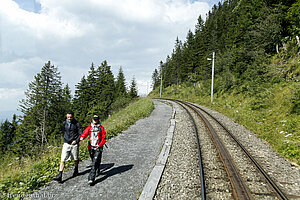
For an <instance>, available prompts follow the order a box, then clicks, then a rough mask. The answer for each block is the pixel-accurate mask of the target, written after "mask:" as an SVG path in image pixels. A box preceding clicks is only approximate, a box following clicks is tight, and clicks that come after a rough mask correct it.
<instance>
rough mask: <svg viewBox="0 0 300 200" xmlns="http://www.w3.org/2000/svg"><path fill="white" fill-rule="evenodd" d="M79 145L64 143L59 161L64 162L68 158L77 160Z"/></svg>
mask: <svg viewBox="0 0 300 200" xmlns="http://www.w3.org/2000/svg"><path fill="white" fill-rule="evenodd" d="M78 154H79V145H78V144H75V145H72V144H68V143H64V145H63V148H62V151H61V162H66V161H68V160H78Z"/></svg>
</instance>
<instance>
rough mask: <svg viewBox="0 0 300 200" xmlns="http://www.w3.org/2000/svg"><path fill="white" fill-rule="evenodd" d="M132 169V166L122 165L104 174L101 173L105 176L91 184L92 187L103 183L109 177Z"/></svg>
mask: <svg viewBox="0 0 300 200" xmlns="http://www.w3.org/2000/svg"><path fill="white" fill-rule="evenodd" d="M132 168H133V165H123V166H119V167H114V168H112V169H110V170H108V171H106V172H102V174H105V176H103V177H101V178H100V179H97V180H95V182H94V183H93V184H92V186H93V185H96V184H97V183H100V182H102V181H104V180H105V179H107V178H108V177H110V176H113V175H116V174H121V173H123V172H126V171H128V170H131V169H132Z"/></svg>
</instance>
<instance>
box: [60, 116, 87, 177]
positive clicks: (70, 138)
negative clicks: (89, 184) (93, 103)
mask: <svg viewBox="0 0 300 200" xmlns="http://www.w3.org/2000/svg"><path fill="white" fill-rule="evenodd" d="M66 117H67V119H66V120H65V121H64V122H63V127H62V132H63V135H64V145H63V148H62V152H61V162H60V167H59V173H58V174H57V176H56V177H54V180H56V181H58V182H59V183H61V182H62V173H63V170H64V167H65V162H66V161H67V160H69V158H70V159H72V160H75V168H74V173H73V177H75V176H77V175H78V163H79V159H78V154H79V141H80V135H81V134H82V128H81V124H80V123H79V122H78V121H77V120H76V119H75V118H74V113H73V111H68V112H67V115H66Z"/></svg>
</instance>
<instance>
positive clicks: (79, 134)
mask: <svg viewBox="0 0 300 200" xmlns="http://www.w3.org/2000/svg"><path fill="white" fill-rule="evenodd" d="M76 126H77V131H78V137H77V139H76V143H77V144H78V143H79V142H80V137H81V135H82V127H81V124H80V123H79V122H77V124H76Z"/></svg>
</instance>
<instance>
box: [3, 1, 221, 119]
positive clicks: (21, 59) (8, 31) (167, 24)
mask: <svg viewBox="0 0 300 200" xmlns="http://www.w3.org/2000/svg"><path fill="white" fill-rule="evenodd" d="M216 3H218V1H217V0H200V1H191V0H113V1H110V0H85V1H82V0H63V1H62V0H36V1H34V0H1V1H0V71H1V73H0V122H1V121H2V120H3V119H5V118H9V119H11V115H12V113H16V112H17V108H18V106H19V101H20V100H21V99H23V98H24V97H25V95H24V92H25V90H26V89H27V88H28V84H29V83H30V82H31V81H32V80H33V77H34V75H36V74H37V73H39V72H40V70H41V68H42V66H43V65H44V64H45V63H46V62H47V61H49V60H50V61H51V63H52V64H54V65H55V66H57V67H58V69H59V71H60V73H61V76H62V82H63V83H64V84H67V83H68V84H69V86H70V87H71V89H72V93H73V94H74V89H75V85H76V84H77V83H78V82H79V81H80V79H81V78H82V76H83V75H86V74H87V72H88V70H89V68H90V66H91V64H92V62H93V63H94V64H95V65H97V66H98V65H100V64H101V62H103V61H104V60H107V62H108V64H109V65H111V66H112V71H113V73H114V74H115V77H116V75H117V72H118V70H119V68H120V67H122V68H123V71H124V74H125V78H126V81H127V82H128V83H129V82H130V81H131V80H132V78H133V77H135V79H136V81H137V86H138V92H139V94H145V93H147V92H150V90H151V88H150V86H151V75H152V73H153V71H154V69H155V68H157V67H158V66H159V62H160V61H161V60H162V61H165V59H166V57H167V55H169V54H171V52H172V50H173V48H174V44H175V39H176V37H177V36H178V37H179V39H180V40H182V41H184V40H185V38H186V34H187V32H188V30H189V29H190V30H192V31H194V29H195V25H196V22H197V18H198V17H199V15H201V16H202V18H203V19H205V16H206V13H207V12H208V11H209V10H210V9H211V7H212V6H213V4H216ZM127 85H129V84H127Z"/></svg>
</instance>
